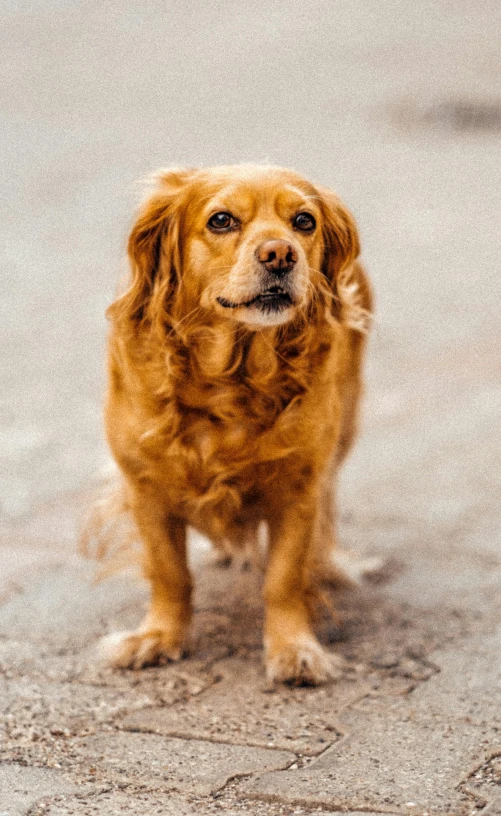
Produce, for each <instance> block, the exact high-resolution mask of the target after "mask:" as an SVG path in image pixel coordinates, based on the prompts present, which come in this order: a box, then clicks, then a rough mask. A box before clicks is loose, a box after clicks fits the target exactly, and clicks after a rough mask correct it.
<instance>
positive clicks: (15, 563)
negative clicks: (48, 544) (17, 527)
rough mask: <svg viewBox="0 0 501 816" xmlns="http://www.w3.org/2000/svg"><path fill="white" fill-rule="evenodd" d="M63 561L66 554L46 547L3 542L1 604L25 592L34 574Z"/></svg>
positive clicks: (0, 577)
mask: <svg viewBox="0 0 501 816" xmlns="http://www.w3.org/2000/svg"><path fill="white" fill-rule="evenodd" d="M63 561H64V554H62V553H55V552H54V551H53V550H50V549H47V548H44V547H26V546H19V545H15V544H12V545H8V544H1V545H0V564H1V565H2V570H1V573H0V604H3V603H5V601H6V600H7V599H8V598H10V597H11V596H12V595H16V594H19V593H21V592H23V589H24V587H25V585H26V583H28V582H29V581H32V579H33V575H36V574H37V573H43V572H47V571H49V570H51V569H53V568H54V567H57V566H60V565H61V564H62V563H63Z"/></svg>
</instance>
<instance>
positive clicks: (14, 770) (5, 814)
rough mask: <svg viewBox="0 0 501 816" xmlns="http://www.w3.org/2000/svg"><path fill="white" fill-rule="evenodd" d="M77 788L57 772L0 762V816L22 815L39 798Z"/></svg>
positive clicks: (73, 790)
mask: <svg viewBox="0 0 501 816" xmlns="http://www.w3.org/2000/svg"><path fill="white" fill-rule="evenodd" d="M77 790H78V788H77V786H76V785H75V784H73V783H72V782H71V781H69V780H68V779H67V778H66V777H65V776H63V774H62V773H61V772H59V771H54V770H48V769H46V768H27V767H25V766H23V765H10V764H9V765H8V764H3V763H0V813H1V816H25V815H26V814H27V813H28V811H29V810H30V809H31V808H32V807H33V806H34V805H35V804H36V803H37V802H39V801H40V800H41V799H43V798H45V797H48V796H51V795H53V794H58V793H68V794H69V793H76V792H77Z"/></svg>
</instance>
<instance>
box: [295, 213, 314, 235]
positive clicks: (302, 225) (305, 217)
mask: <svg viewBox="0 0 501 816" xmlns="http://www.w3.org/2000/svg"><path fill="white" fill-rule="evenodd" d="M316 225H317V223H316V221H315V219H314V218H313V216H312V215H310V213H308V212H300V213H298V214H297V215H296V216H295V217H294V219H293V221H292V226H293V227H294V229H298V230H301V232H313V230H314V229H315V227H316Z"/></svg>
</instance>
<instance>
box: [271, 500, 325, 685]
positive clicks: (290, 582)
mask: <svg viewBox="0 0 501 816" xmlns="http://www.w3.org/2000/svg"><path fill="white" fill-rule="evenodd" d="M316 514H317V508H316V506H315V505H314V504H313V502H312V505H311V506H305V504H304V503H301V501H299V502H297V503H294V500H292V501H291V504H290V506H289V507H287V508H283V509H281V511H280V512H279V513H277V514H276V515H274V516H273V518H271V519H270V521H269V526H270V551H269V558H268V565H267V570H266V579H265V589H264V596H265V606H266V618H265V639H264V642H265V656H266V672H267V676H268V678H269V679H270V680H277V681H281V682H286V683H293V684H297V685H317V684H318V683H323V682H326V681H327V680H329V679H332V678H333V677H334V676H335V673H336V672H335V664H334V659H333V657H332V656H331V655H329V654H328V653H327V652H326V651H324V649H323V648H322V646H321V645H320V643H319V642H318V640H317V638H316V636H315V634H314V632H313V629H312V625H311V620H310V612H309V609H308V603H307V600H308V599H307V590H308V582H307V575H306V573H307V570H306V565H307V560H308V551H309V548H310V546H311V545H312V542H313V536H314V532H315V523H316Z"/></svg>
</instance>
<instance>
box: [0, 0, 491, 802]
mask: <svg viewBox="0 0 501 816" xmlns="http://www.w3.org/2000/svg"><path fill="white" fill-rule="evenodd" d="M2 22H3V30H4V37H3V39H2V46H1V49H0V76H1V105H2V127H1V129H0V142H1V145H2V151H1V157H0V161H1V171H2V183H3V195H2V202H3V206H2V216H1V219H0V236H1V239H2V241H1V255H0V264H1V276H2V277H1V280H2V288H1V297H0V310H1V312H0V333H1V347H0V354H1V358H2V384H1V395H0V454H1V458H2V469H1V473H0V502H1V511H2V515H1V517H0V734H1V737H0V813H2V814H4V813H5V814H9V816H13V814H16V816H17V814H29V816H38V815H39V814H49V816H62V814H78V816H88V815H89V816H90V814H102V815H103V816H108V814H115V813H127V812H130V813H134V814H148V816H149V815H150V814H151V813H155V812H162V813H166V814H171V813H172V814H174V813H176V814H178V813H179V814H180V816H191V814H217V813H220V812H225V813H228V814H230V815H231V816H235V815H236V814H237V813H249V814H256V816H285V815H286V816H290V814H302V813H311V812H319V813H323V812H330V813H338V814H339V813H341V812H343V813H346V812H348V813H350V814H351V816H358V815H359V814H360V813H364V814H366V815H367V814H369V816H370V814H375V813H378V814H379V813H390V814H404V813H405V814H420V816H425V815H426V814H429V816H431V814H436V816H466V814H474V813H475V814H476V813H481V814H490V815H492V814H500V813H501V763H500V756H501V745H500V742H499V740H500V734H501V713H500V712H501V687H500V683H501V660H500V658H499V654H500V633H501V586H500V578H501V558H500V538H501V525H500V521H501V518H500V516H501V513H500V510H499V489H500V481H501V478H500V473H501V442H500V440H501V433H500V431H501V410H500V409H501V385H500V377H499V374H500V342H501V328H500V322H499V314H498V313H499V306H500V303H501V297H500V295H501V282H500V281H501V276H500V275H499V267H500V257H501V252H500V248H501V237H500V236H501V230H500V226H499V225H500V214H501V161H500V153H501V107H500V105H501V87H500V77H501V47H500V46H501V35H500V32H501V7H500V5H499V3H497V2H495V1H494V0H489V1H488V2H485V3H483V4H481V5H479V4H477V3H474V2H473V0H460V2H457V3H454V4H452V3H449V2H446V0H437V1H436V2H429V3H421V4H414V3H410V2H409V0H393V1H391V0H383V1H382V2H380V3H378V4H368V3H354V2H348V0H343V1H342V2H337V1H336V2H329V3H327V2H320V1H319V0H304V1H303V2H301V3H299V2H296V1H295V0H292V2H287V3H286V2H285V0H277V1H276V2H273V3H264V2H261V0H258V2H254V3H252V4H250V3H249V4H247V5H244V4H237V5H235V4H230V3H228V2H226V0H221V2H218V3H210V4H209V3H205V2H203V3H197V4H195V3H177V4H175V3H172V2H164V3H159V2H153V0H151V2H145V3H141V4H140V5H137V4H136V5H134V4H131V3H129V2H128V0H124V2H120V3H118V2H113V1H112V2H104V3H99V4H96V3H94V2H91V0H87V2H79V3H75V4H63V3H61V2H57V0H52V2H49V0H45V2H44V1H43V0H39V1H38V2H32V3H30V4H28V3H25V2H22V0H6V2H5V3H4V6H3V15H2ZM246 160H252V161H265V160H269V161H272V162H276V163H281V164H284V165H292V166H294V167H296V168H297V169H298V170H300V171H302V172H304V173H305V174H306V175H309V176H311V177H312V178H314V179H317V180H318V181H321V182H322V183H324V184H327V185H331V186H333V187H335V188H336V189H337V190H338V191H339V192H340V194H341V195H342V196H343V198H344V199H345V200H346V201H347V202H348V203H349V204H350V206H351V208H352V209H353V211H354V212H355V214H356V216H357V219H358V222H359V225H360V229H361V236H362V244H363V249H364V258H365V261H366V264H367V266H368V268H369V270H370V273H371V276H372V278H373V280H374V284H375V289H376V296H377V297H376V299H377V318H376V324H375V330H374V334H373V338H372V343H371V349H370V359H369V364H368V371H367V380H368V388H367V400H366V411H365V422H364V429H363V434H362V436H361V439H360V441H359V444H358V447H357V449H356V451H355V453H354V455H353V456H352V458H351V459H350V461H349V463H348V464H347V467H346V469H345V472H344V475H343V479H342V484H341V497H340V505H341V508H342V516H341V535H342V539H343V542H344V543H345V545H346V546H350V547H353V548H354V549H355V550H356V551H358V552H360V553H361V554H369V555H374V554H376V555H381V556H383V557H384V558H385V559H386V568H385V570H384V572H383V574H382V575H381V581H380V583H379V584H367V585H365V586H363V587H361V588H360V589H359V590H357V591H356V592H353V593H350V594H348V595H345V596H343V597H341V598H340V599H339V601H338V605H339V607H340V611H341V613H342V619H343V622H342V624H341V625H340V626H339V627H338V628H337V629H332V627H331V626H329V625H328V623H327V622H326V623H325V625H324V626H323V638H324V640H327V641H328V642H330V643H331V648H333V649H335V650H337V651H339V652H340V653H341V654H342V655H343V657H344V658H345V670H344V672H343V676H342V677H341V679H340V680H339V681H338V682H337V684H335V685H332V686H327V687H324V688H320V689H289V688H283V689H274V688H270V687H268V686H267V685H266V683H265V681H264V675H263V672H262V665H261V660H262V653H261V640H260V639H261V632H260V624H261V615H262V609H261V601H260V579H259V576H257V575H255V574H254V573H249V572H242V571H241V570H240V569H239V567H238V565H236V566H235V567H234V568H232V569H230V570H228V571H221V570H218V569H216V568H215V567H214V566H211V565H210V564H209V563H208V562H207V561H204V560H203V559H202V557H201V554H200V553H201V550H200V548H198V549H197V555H196V562H197V564H198V566H197V576H198V595H197V599H196V615H195V631H194V642H193V651H192V654H191V656H190V657H189V658H188V659H187V660H186V661H183V662H182V663H181V664H179V665H175V666H167V667H164V668H152V669H148V670H146V671H144V672H140V673H127V672H124V673H122V672H110V671H108V670H107V669H105V668H104V667H103V666H101V665H100V664H99V662H98V661H97V660H96V656H95V652H94V644H95V641H96V639H97V638H98V637H99V636H100V635H101V634H104V633H106V632H108V631H112V630H114V629H117V628H126V627H130V626H133V625H134V624H135V623H136V621H137V620H138V619H139V617H140V614H141V611H142V605H143V603H144V600H145V597H146V596H145V588H144V587H143V586H142V585H141V584H140V583H138V582H137V581H135V580H134V579H133V578H131V577H127V576H122V577H119V578H118V577H117V578H114V579H111V580H110V581H108V582H104V583H101V584H98V585H95V584H94V583H93V582H92V576H93V572H94V568H93V566H92V565H89V564H88V563H86V562H84V561H83V560H82V559H80V558H79V557H78V556H77V555H76V554H75V550H76V540H77V529H78V524H79V518H80V516H81V514H82V512H84V510H85V508H86V507H87V506H88V505H89V504H90V503H91V500H92V497H93V495H94V494H95V489H96V485H97V477H98V474H99V473H100V471H101V469H102V468H103V466H105V465H106V462H107V453H106V447H105V444H104V442H103V437H102V431H101V424H100V413H101V402H102V388H103V379H104V378H103V351H104V341H105V333H106V325H105V320H104V309H105V307H106V305H107V304H108V303H109V302H110V299H111V298H112V295H113V291H114V288H115V285H116V281H117V279H118V277H119V274H120V270H121V268H123V264H122V256H123V248H124V242H125V238H126V234H127V229H128V225H129V223H130V219H131V215H132V211H133V208H134V204H135V202H136V200H137V198H138V197H139V196H140V188H139V187H138V185H137V184H136V180H137V179H139V178H141V177H143V176H144V175H145V174H147V173H148V172H149V171H151V170H153V169H155V168H156V167H158V166H162V165H167V164H189V165H197V164H210V163H217V162H225V163H226V162H231V161H246Z"/></svg>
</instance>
